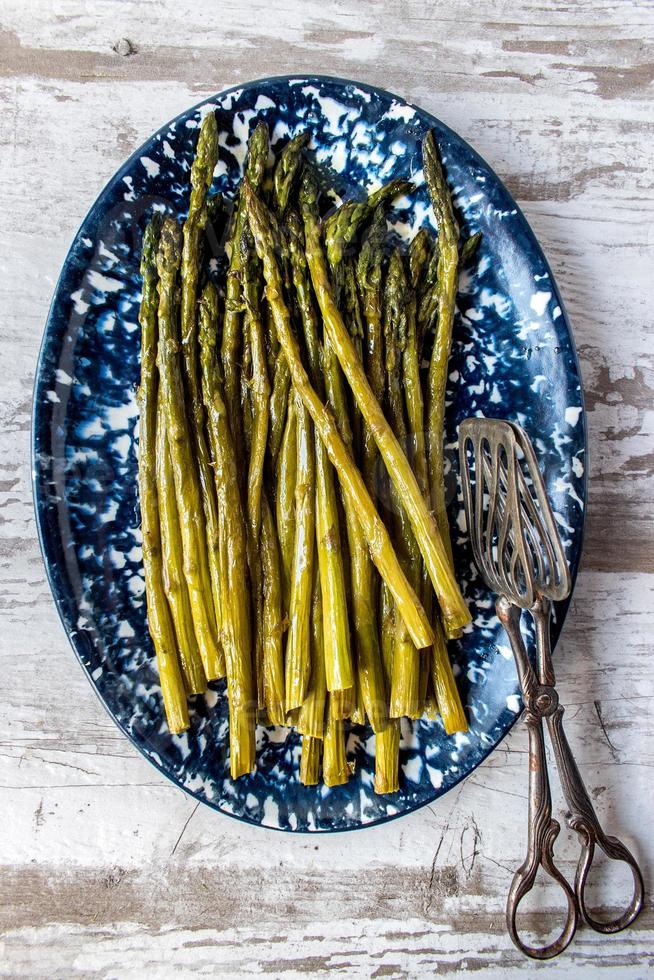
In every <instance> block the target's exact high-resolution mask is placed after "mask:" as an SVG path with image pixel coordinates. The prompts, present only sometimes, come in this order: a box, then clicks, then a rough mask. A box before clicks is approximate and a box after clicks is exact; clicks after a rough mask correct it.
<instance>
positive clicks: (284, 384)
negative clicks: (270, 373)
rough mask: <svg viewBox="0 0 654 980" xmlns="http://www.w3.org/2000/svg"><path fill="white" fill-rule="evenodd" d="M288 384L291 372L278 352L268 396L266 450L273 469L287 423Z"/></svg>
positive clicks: (289, 383)
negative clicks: (268, 411) (268, 432)
mask: <svg viewBox="0 0 654 980" xmlns="http://www.w3.org/2000/svg"><path fill="white" fill-rule="evenodd" d="M290 386H291V372H290V371H289V368H288V364H287V363H286V358H285V357H284V356H283V354H281V355H280V354H278V356H277V360H276V362H275V374H274V377H273V389H272V394H271V396H270V425H269V428H270V435H269V438H268V452H269V453H270V461H271V465H272V467H273V469H274V468H275V466H276V465H277V459H278V457H279V452H280V449H281V446H282V442H283V439H284V433H285V431H286V426H287V425H288V417H287V411H288V406H289V395H288V393H289V388H290ZM291 400H292V399H291Z"/></svg>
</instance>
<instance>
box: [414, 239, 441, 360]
mask: <svg viewBox="0 0 654 980" xmlns="http://www.w3.org/2000/svg"><path fill="white" fill-rule="evenodd" d="M439 256H440V249H439V247H438V243H437V244H436V245H435V246H434V248H433V249H432V250H431V253H430V255H429V259H428V261H427V264H426V266H425V268H424V270H423V274H422V279H421V281H420V282H419V284H418V290H417V293H418V295H417V317H416V319H417V331H418V347H419V349H420V350H423V348H424V347H425V346H427V345H426V344H425V338H426V337H428V336H430V335H431V333H432V328H433V325H434V320H435V319H436V317H437V316H438V261H439Z"/></svg>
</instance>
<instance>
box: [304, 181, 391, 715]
mask: <svg viewBox="0 0 654 980" xmlns="http://www.w3.org/2000/svg"><path fill="white" fill-rule="evenodd" d="M409 186H410V185H406V184H404V183H403V182H401V181H395V182H393V183H392V184H389V185H388V186H387V187H385V188H382V190H381V191H380V192H379V193H378V194H377V195H374V196H373V199H368V200H367V201H365V202H361V203H359V202H347V203H346V204H345V205H343V206H342V207H341V208H339V209H338V211H336V212H335V213H334V214H333V215H332V218H331V221H330V222H328V225H329V226H328V227H327V226H326V229H325V235H326V241H327V248H328V254H329V256H330V263H331V264H330V268H331V271H332V275H333V277H334V281H335V282H337V283H339V293H340V294H341V295H342V299H343V303H344V306H345V308H346V310H347V316H348V324H349V327H350V331H351V333H352V335H353V337H354V338H355V343H356V345H357V352H358V353H359V355H360V354H361V344H362V338H363V322H362V317H361V311H360V308H359V299H358V291H357V285H356V271H355V267H354V265H353V263H352V262H351V261H350V259H349V258H347V257H346V255H345V253H346V249H347V246H348V245H349V244H351V243H352V242H353V241H354V239H355V237H356V234H357V232H358V230H359V229H360V228H361V226H362V224H363V222H364V221H365V220H367V218H368V217H369V216H371V215H374V214H375V213H376V211H380V210H381V211H383V208H384V204H385V203H386V202H387V201H390V200H391V199H392V198H393V197H394V196H396V194H398V193H400V192H401V191H403V190H405V189H408V187H409ZM300 200H301V205H302V208H303V212H304V213H305V214H306V213H307V212H310V213H311V215H312V218H313V220H314V221H315V220H316V218H317V207H316V204H317V188H316V185H315V181H314V180H313V177H312V176H311V175H310V174H308V175H307V177H306V179H305V180H304V181H303V184H302V188H301V193H300ZM375 201H377V207H376V208H375V203H374V202H375ZM305 220H306V219H305ZM325 361H326V365H327V378H328V390H329V396H330V404H331V407H332V408H333V410H334V414H335V417H336V420H337V424H339V428H340V431H341V435H342V436H343V438H344V440H345V441H346V444H347V445H348V446H349V447H350V448H352V449H356V450H359V449H360V446H361V438H362V420H361V415H360V413H359V411H358V410H356V409H355V412H354V416H353V420H352V421H353V426H352V424H351V423H350V420H349V417H348V415H349V409H348V402H347V394H346V391H345V385H344V382H343V375H342V371H341V366H340V364H339V362H338V358H337V357H336V354H335V351H334V349H333V346H332V344H331V343H330V342H329V340H328V338H327V339H326V342H325ZM353 427H354V431H353ZM363 428H364V429H366V430H367V427H366V426H364V427H363ZM344 503H345V507H344V509H345V519H346V524H347V537H348V543H349V550H350V579H351V585H352V622H353V627H354V636H355V639H356V650H357V677H356V685H355V690H354V691H353V696H352V699H351V700H352V703H353V708H352V709H351V710H352V712H353V719H358V718H359V717H361V716H362V715H363V709H364V708H365V711H366V712H367V714H368V718H369V720H370V724H371V726H372V728H373V731H375V732H377V731H380V730H381V729H382V728H384V726H385V725H386V722H387V711H386V690H385V685H384V678H383V673H382V666H381V654H380V650H379V638H378V629H377V616H376V576H375V569H374V566H373V564H372V561H371V559H370V554H369V552H368V548H367V545H366V540H365V536H364V534H363V531H362V528H361V525H360V523H359V520H358V519H357V516H356V512H355V510H354V508H353V507H351V506H350V505H349V503H348V501H347V499H346V500H345V502H344ZM361 720H363V718H361Z"/></svg>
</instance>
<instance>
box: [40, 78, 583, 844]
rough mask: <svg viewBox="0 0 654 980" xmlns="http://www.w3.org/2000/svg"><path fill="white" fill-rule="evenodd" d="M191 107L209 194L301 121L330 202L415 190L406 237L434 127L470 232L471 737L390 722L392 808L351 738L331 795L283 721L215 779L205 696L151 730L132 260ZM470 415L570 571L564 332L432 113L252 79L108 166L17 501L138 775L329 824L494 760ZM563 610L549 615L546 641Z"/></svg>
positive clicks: (579, 477) (454, 376) (457, 377)
mask: <svg viewBox="0 0 654 980" xmlns="http://www.w3.org/2000/svg"><path fill="white" fill-rule="evenodd" d="M208 111H216V114H217V119H218V126H219V131H220V146H221V155H220V161H219V163H218V166H217V168H216V173H215V179H214V188H215V189H216V190H220V191H222V192H223V193H225V194H226V195H227V196H230V195H231V194H232V193H233V190H234V188H235V186H236V184H237V182H238V180H239V178H240V174H241V167H242V164H243V160H244V157H245V148H246V142H247V137H248V135H249V132H250V130H251V128H252V126H253V125H254V121H255V120H257V119H259V118H263V119H265V120H266V121H267V122H268V125H269V127H270V131H271V137H272V141H273V144H279V145H282V144H283V142H284V141H285V140H286V139H287V138H288V137H289V135H293V134H294V133H295V132H296V131H297V130H298V129H299V128H303V127H306V128H308V129H310V131H311V132H312V137H313V138H312V143H311V152H312V153H313V154H314V155H315V157H316V159H317V160H318V161H319V163H320V164H321V167H322V168H323V169H324V171H325V174H326V177H327V182H328V183H329V184H330V185H332V186H334V187H335V188H336V192H337V194H338V195H339V196H340V197H345V196H351V195H361V194H363V193H364V191H367V190H371V189H374V188H375V187H377V186H379V184H381V183H383V182H385V181H387V180H388V179H391V178H393V177H397V176H406V175H410V176H411V178H412V179H413V180H414V182H415V183H416V184H417V185H418V190H417V192H416V194H415V195H413V196H412V198H411V199H410V200H409V199H406V200H404V201H400V202H399V205H400V206H399V207H398V208H397V209H396V210H395V211H394V212H393V215H392V217H391V225H392V226H393V227H394V228H395V230H396V231H397V233H398V235H399V236H400V237H402V238H405V239H406V238H408V237H410V236H411V235H412V234H413V233H414V232H415V231H416V230H417V229H418V228H419V227H421V226H422V225H423V224H429V223H431V222H432V221H433V215H432V212H431V209H430V207H429V203H428V198H427V194H426V189H425V187H424V181H423V177H422V172H421V162H420V160H421V157H420V145H421V139H422V137H423V135H424V133H425V131H426V130H427V129H428V128H430V127H432V126H433V127H435V128H436V133H437V138H438V141H439V144H440V147H441V151H442V153H443V157H444V162H445V166H446V169H447V174H448V180H449V182H450V186H451V187H452V188H453V191H454V196H455V201H456V205H457V209H458V212H459V217H460V220H461V224H462V229H463V233H464V234H470V233H472V232H475V231H477V230H481V231H482V232H483V240H482V245H481V247H480V249H479V251H478V252H477V254H476V256H475V259H474V260H473V263H472V265H471V266H470V267H469V268H468V269H466V270H465V271H464V272H463V274H462V276H461V282H460V290H459V295H458V299H457V316H456V322H455V331H454V347H453V352H452V360H451V371H450V384H449V388H448V415H447V448H448V453H449V454H450V456H451V460H452V463H453V464H454V466H453V468H452V470H451V472H450V475H449V479H450V498H451V500H450V517H451V521H452V526H453V530H454V539H455V545H456V556H457V564H458V572H459V575H460V578H461V580H462V581H463V582H464V587H465V592H466V596H467V598H468V599H469V601H470V603H471V607H472V610H473V614H474V625H473V627H472V628H471V629H469V630H468V631H467V632H466V634H465V635H464V636H463V638H462V639H461V641H460V642H458V643H456V644H453V645H452V651H451V652H452V657H453V659H454V662H455V671H456V673H457V676H458V681H459V684H460V686H461V690H462V694H463V696H464V699H465V702H466V705H467V712H468V717H469V720H470V731H469V733H468V734H466V735H456V736H454V737H453V738H447V737H446V736H445V734H444V732H443V729H442V726H441V724H440V723H439V722H427V721H419V722H415V723H409V722H405V723H403V740H402V748H401V753H402V755H401V767H402V769H401V772H402V786H401V789H400V791H399V792H398V793H396V794H393V795H392V796H386V797H378V796H375V794H374V793H373V790H372V781H373V771H374V761H373V753H374V739H373V737H372V735H371V734H370V732H369V730H367V729H353V730H352V732H351V734H350V737H349V741H348V752H349V754H350V756H351V758H353V759H354V760H355V761H356V773H355V775H354V777H353V778H352V779H351V780H350V782H349V783H348V784H347V785H346V786H341V787H336V788H334V789H331V790H330V789H327V788H326V787H323V786H319V787H303V786H302V785H301V784H300V782H299V779H298V765H299V738H298V736H297V735H296V734H295V733H292V732H289V731H288V730H286V729H260V730H259V732H258V749H259V751H258V764H257V771H256V772H255V773H254V774H252V775H251V776H248V777H244V778H242V779H240V780H239V781H238V782H237V783H233V782H232V781H231V780H230V778H229V774H228V766H227V717H226V704H225V695H224V689H223V685H222V684H216V685H212V688H214V689H213V690H212V691H211V692H210V693H209V695H208V696H207V697H206V698H199V699H197V700H196V703H195V705H194V707H193V711H192V727H191V730H190V731H189V732H187V733H185V734H184V735H182V736H171V735H170V734H169V733H168V732H167V730H166V726H165V722H164V721H163V710H162V705H161V694H160V689H159V685H158V678H157V672H156V665H155V662H154V659H153V652H152V647H151V643H150V640H149V636H148V633H147V628H146V612H145V599H144V594H143V593H144V583H143V574H142V567H141V547H140V531H139V513H138V498H137V492H136V465H137V464H136V458H137V457H136V452H137V442H138V427H137V408H136V401H135V388H136V385H137V383H138V376H139V328H138V322H137V314H138V304H139V300H140V279H139V275H138V261H139V250H140V242H141V236H142V232H143V228H144V225H145V223H146V221H147V218H148V214H149V213H150V212H151V209H152V208H153V207H158V208H160V209H165V210H167V211H169V212H171V213H175V214H179V215H183V214H184V212H185V210H186V206H187V202H186V197H185V195H186V193H187V183H188V169H189V167H190V161H191V159H192V154H193V148H194V144H195V138H194V136H195V131H196V130H197V126H198V122H199V120H200V118H201V116H202V114H203V113H205V112H208ZM216 265H217V266H218V265H219V261H218V263H217V264H216ZM471 414H484V415H487V416H493V415H495V416H501V417H506V418H509V419H513V420H515V421H517V422H519V423H520V424H521V425H523V426H524V427H525V429H526V430H527V432H528V434H529V435H530V436H531V438H532V440H533V442H534V445H535V447H536V450H537V452H538V454H539V460H540V464H541V467H542V469H543V472H544V476H545V481H546V485H547V488H548V492H549V494H550V497H551V499H552V502H553V505H554V508H555V512H556V517H557V522H558V524H559V527H560V530H561V532H562V537H563V539H564V545H565V548H566V554H567V557H568V560H569V562H570V565H571V568H572V572H573V575H574V573H575V572H576V570H577V567H578V564H579V558H580V550H581V538H582V533H583V516H584V501H585V491H586V488H585V465H584V463H585V447H586V442H585V426H584V414H583V403H582V393H581V387H580V379H579V372H578V367H577V361H576V355H575V351H574V345H573V342H572V338H571V335H570V329H569V325H568V323H567V320H566V317H565V313H564V311H563V307H562V303H561V299H560V297H559V294H558V291H557V288H556V284H555V283H554V281H553V279H552V275H551V272H550V269H549V267H548V265H547V262H546V261H545V259H544V256H543V254H542V252H541V250H540V248H539V246H538V244H537V242H536V240H535V239H534V236H533V234H532V232H531V230H530V229H529V226H528V225H527V223H526V221H525V218H524V217H523V215H522V214H521V213H520V211H519V210H518V209H517V207H516V205H515V203H514V202H513V200H512V198H511V197H510V195H509V194H508V192H507V191H506V189H505V188H504V186H503V185H502V183H501V182H500V181H499V180H498V178H497V177H496V175H495V174H494V173H493V172H492V170H490V168H489V167H488V166H487V165H486V164H485V163H484V161H483V160H481V159H480V157H479V156H478V155H477V154H476V153H475V152H474V151H473V150H472V149H471V148H470V147H469V146H468V144H466V143H465V142H464V141H463V140H461V139H460V138H459V137H457V136H456V134H454V133H453V132H452V131H451V130H449V129H447V127H445V126H444V125H443V124H441V123H440V122H439V121H438V120H436V119H434V118H433V117H431V116H429V115H428V114H426V113H423V112H421V111H420V110H418V109H416V108H414V107H412V106H409V105H407V104H406V103H404V102H402V101H401V100H400V99H397V98H395V97H394V96H392V95H389V94H388V93H385V92H382V91H380V90H374V89H370V88H367V87H365V86H359V85H356V84H355V83H351V82H345V81H342V80H338V79H328V78H320V77H311V78H278V79H268V80H263V81H258V82H254V83H252V84H250V85H246V86H243V87H241V88H238V89H233V90H230V91H228V92H225V93H223V94H221V95H219V96H216V97H215V98H212V99H210V100H208V101H207V102H205V103H203V104H202V105H201V106H198V107H195V108H194V109H191V110H189V111H188V112H187V113H185V114H183V115H181V116H179V117H178V118H177V119H175V120H173V121H172V122H171V123H170V124H168V125H166V126H164V127H163V128H162V129H161V130H160V131H159V132H158V133H156V134H155V135H154V136H153V137H152V138H151V139H150V140H148V142H147V143H146V144H145V145H144V146H143V147H142V148H141V149H140V150H139V151H138V152H137V153H136V154H135V155H134V156H133V157H131V159H130V160H128V161H127V163H126V164H125V165H124V167H123V168H122V169H121V170H120V171H119V172H118V173H117V174H116V176H115V177H114V178H113V179H112V180H111V181H110V183H109V184H108V185H107V187H106V188H105V190H104V191H103V192H102V194H101V195H100V197H99V198H98V200H97V201H96V203H95V204H94V206H93V207H92V209H91V211H90V212H89V214H88V216H87V218H86V219H85V221H84V223H83V225H82V227H81V229H80V231H79V233H78V235H77V237H76V239H75V241H74V243H73V245H72V247H71V250H70V253H69V255H68V257H67V259H66V262H65V264H64V268H63V271H62V274H61V278H60V280H59V283H58V286H57V289H56V292H55V296H54V299H53V303H52V308H51V311H50V315H49V318H48V323H47V326H46V331H45V336H44V340H43V347H42V350H41V356H40V361H39V369H38V375H37V383H36V388H35V395H34V417H33V463H34V491H35V502H36V511H37V519H38V524H39V532H40V536H41V543H42V547H43V553H44V558H45V561H46V565H47V567H48V573H49V576H50V582H51V585H52V589H53V593H54V596H55V600H56V602H57V606H58V608H59V611H60V614H61V617H62V621H63V623H64V626H65V628H66V630H67V632H68V634H69V636H70V639H71V642H72V644H73V646H74V648H75V650H76V652H77V654H78V656H79V658H80V661H81V663H82V665H83V667H84V669H85V670H86V671H87V673H88V675H89V678H90V680H91V682H92V683H93V685H94V686H95V688H96V690H97V692H98V694H99V696H100V697H101V699H102V700H103V702H104V703H105V705H106V707H107V709H108V710H109V711H110V713H111V714H112V715H113V717H114V718H115V720H116V722H117V723H118V724H119V725H120V727H121V728H122V729H123V730H124V731H125V732H126V733H127V734H128V735H129V736H130V738H131V739H132V740H133V741H134V743H135V744H136V745H137V747H138V748H139V749H140V750H141V751H142V752H143V753H144V754H145V755H146V757H147V758H148V759H150V761H151V762H153V764H154V765H156V766H157V767H158V768H160V769H161V770H162V771H163V772H164V773H165V774H166V775H167V776H169V777H170V778H171V779H173V780H174V781H175V782H176V783H178V784H179V785H180V786H181V787H182V788H184V789H185V790H187V791H188V792H190V793H192V794H193V795H195V796H196V797H197V798H198V799H201V800H203V801H204V802H206V803H209V804H210V805H212V806H214V807H215V808H217V809H219V810H221V811H223V812H225V813H229V814H231V815H233V816H236V817H240V818H243V819H246V820H248V821H250V822H252V823H256V824H262V825H265V826H268V827H276V828H280V829H284V830H294V831H325V830H346V829H352V828H356V827H362V826H365V825H369V824H372V823H375V822H379V821H382V820H385V819H390V818H392V817H395V816H398V815H400V814H402V813H404V812H407V811H409V810H412V809H415V808H416V807H418V806H421V805H423V804H425V803H428V802H430V801H432V800H434V799H435V798H436V797H438V796H440V795H442V794H443V793H445V792H447V790H448V789H450V788H451V787H452V786H453V785H455V784H456V783H457V782H458V781H459V780H461V779H462V778H463V777H464V776H466V775H467V774H468V773H469V772H470V771H472V769H474V768H475V767H476V766H477V765H478V764H479V763H480V762H481V761H482V759H483V758H484V757H485V756H486V755H487V754H488V753H489V752H490V751H491V750H492V749H493V748H494V746H495V745H496V744H497V743H498V742H499V740H500V739H501V738H502V736H503V735H504V734H505V733H506V732H507V731H508V729H509V728H510V727H511V725H512V723H513V722H514V720H515V718H516V717H517V715H518V713H519V711H520V699H519V694H518V687H517V681H516V676H515V669H514V665H513V660H512V658H511V654H510V650H509V647H508V643H507V641H506V639H505V637H504V636H503V634H502V633H501V630H500V628H499V624H498V622H497V619H496V617H495V615H494V603H493V599H492V597H491V596H490V595H489V594H488V592H487V590H486V589H485V588H484V587H483V585H482V583H480V581H479V579H478V577H477V575H476V573H475V570H474V568H473V566H472V563H471V556H470V552H469V550H468V546H467V540H466V535H465V522H464V519H463V511H462V505H461V500H460V496H459V494H458V492H457V480H456V472H455V464H456V458H455V450H456V433H457V426H458V423H459V422H460V421H461V419H463V418H465V417H466V416H467V415H471ZM564 614H565V608H564V607H560V608H559V609H558V610H557V622H556V623H555V626H554V637H555V638H556V636H558V632H559V630H560V627H561V624H562V621H563V616H564Z"/></svg>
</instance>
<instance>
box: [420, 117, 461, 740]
mask: <svg viewBox="0 0 654 980" xmlns="http://www.w3.org/2000/svg"><path fill="white" fill-rule="evenodd" d="M423 160H424V170H425V179H426V180H427V186H428V188H429V194H430V197H431V200H432V205H433V208H434V214H435V216H436V220H437V223H438V247H439V256H438V327H437V331H436V337H435V339H434V347H433V350H432V355H431V360H430V363H429V380H428V384H429V399H428V420H427V439H428V464H429V478H430V486H431V499H432V507H433V509H434V514H435V517H436V521H437V523H438V526H439V529H440V530H441V534H442V536H443V540H444V541H445V543H446V545H447V548H448V556H449V561H450V567H452V568H453V561H452V544H451V540H450V532H449V524H448V520H447V508H446V505H445V480H444V460H443V438H444V422H445V389H446V385H447V368H448V361H449V356H450V348H451V342H452V325H453V322H454V304H455V299H456V288H457V282H458V260H459V255H458V238H459V228H458V225H457V222H456V218H455V217H454V211H453V208H452V199H451V197H450V193H449V190H448V187H447V183H446V181H445V176H444V174H443V168H442V166H441V162H440V159H439V156H438V150H437V147H436V142H435V139H434V134H433V132H429V133H428V134H427V136H426V138H425V142H424V145H423ZM444 625H445V633H446V634H448V635H449V632H450V631H449V630H448V629H447V625H446V624H444ZM434 633H435V641H434V647H433V660H432V677H433V682H434V690H435V692H436V697H437V699H438V704H439V707H440V710H441V714H442V716H443V723H444V725H445V730H446V731H447V732H448V733H451V732H454V731H467V728H468V725H467V721H466V718H465V715H464V712H463V707H462V705H461V700H460V698H459V694H458V691H457V688H456V682H455V680H454V675H453V673H452V666H451V664H450V660H449V657H448V654H447V644H446V636H444V635H443V631H442V630H441V629H440V628H439V625H437V626H436V629H435V630H434Z"/></svg>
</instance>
